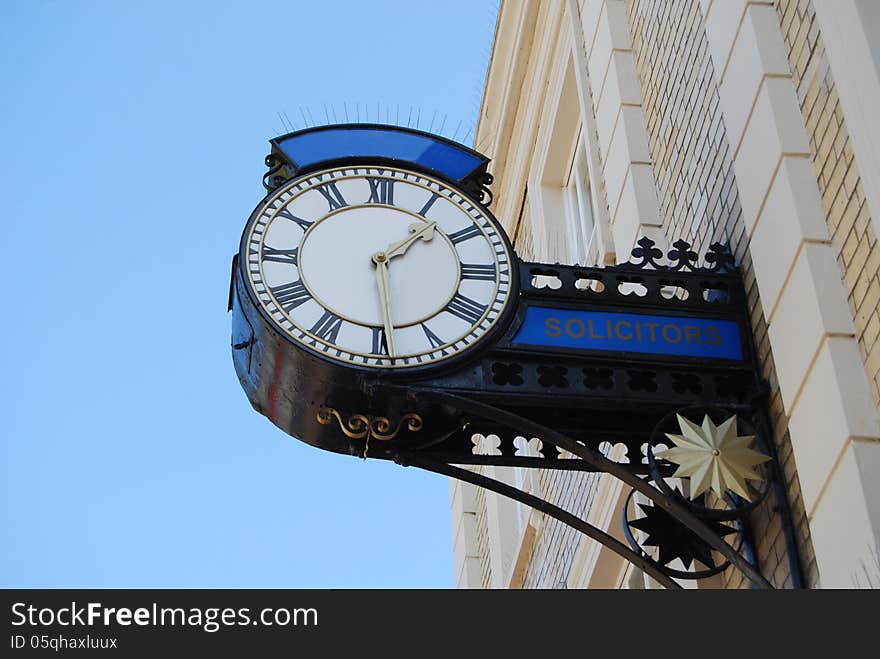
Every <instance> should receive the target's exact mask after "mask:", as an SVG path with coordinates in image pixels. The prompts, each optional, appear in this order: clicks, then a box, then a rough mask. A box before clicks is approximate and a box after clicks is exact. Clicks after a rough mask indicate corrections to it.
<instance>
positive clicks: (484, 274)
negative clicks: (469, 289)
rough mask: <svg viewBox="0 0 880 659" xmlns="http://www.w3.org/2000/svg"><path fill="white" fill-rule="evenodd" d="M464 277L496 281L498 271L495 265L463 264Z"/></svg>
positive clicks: (462, 272) (462, 273)
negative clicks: (496, 271)
mask: <svg viewBox="0 0 880 659" xmlns="http://www.w3.org/2000/svg"><path fill="white" fill-rule="evenodd" d="M461 278H462V279H476V280H479V281H495V278H496V273H495V266H494V265H474V264H472V263H462V264H461Z"/></svg>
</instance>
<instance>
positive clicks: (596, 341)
mask: <svg viewBox="0 0 880 659" xmlns="http://www.w3.org/2000/svg"><path fill="white" fill-rule="evenodd" d="M513 343H514V344H518V345H533V346H544V347H548V348H568V349H574V350H607V351H614V352H641V353H646V354H652V355H679V356H683V357H703V358H711V359H737V360H741V359H742V358H743V353H742V341H741V339H740V334H739V327H738V326H737V324H736V322H734V321H732V320H713V319H707V318H686V317H682V316H649V315H644V314H634V313H616V312H607V311H573V310H570V309H551V308H548V307H535V306H530V307H528V309H527V310H526V318H525V321H524V322H523V324H522V327H520V329H519V331H518V332H517V334H516V336H515V337H514V338H513Z"/></svg>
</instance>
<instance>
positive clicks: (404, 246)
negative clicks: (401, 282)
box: [385, 222, 437, 261]
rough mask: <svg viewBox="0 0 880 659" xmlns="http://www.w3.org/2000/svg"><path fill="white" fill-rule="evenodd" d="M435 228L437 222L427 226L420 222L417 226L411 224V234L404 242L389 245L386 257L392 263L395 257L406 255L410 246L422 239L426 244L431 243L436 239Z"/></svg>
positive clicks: (429, 223)
mask: <svg viewBox="0 0 880 659" xmlns="http://www.w3.org/2000/svg"><path fill="white" fill-rule="evenodd" d="M435 226H437V223H436V222H428V223H427V224H423V223H421V222H418V223H416V224H410V225H409V230H410V234H409V235H408V236H407V237H406V238H404V239H403V240H399V241H397V242H396V243H391V244H390V245H388V248H387V249H386V250H385V256H386V257H387V258H388V260H389V261H390V260H391V259H393V258H394V257H395V256H400V255H402V254H403V253H405V252H406V250H408V249H409V248H410V246H411V245H412V244H413V243H414V242H415V241H416V240H418V239H419V238H421V239H422V240H424V241H425V242H428V241H430V240H431V239H432V238H433V237H434V227H435Z"/></svg>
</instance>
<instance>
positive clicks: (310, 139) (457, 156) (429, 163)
mask: <svg viewBox="0 0 880 659" xmlns="http://www.w3.org/2000/svg"><path fill="white" fill-rule="evenodd" d="M277 144H278V146H279V147H280V148H281V150H282V151H283V152H284V155H286V156H287V157H288V158H290V159H291V161H293V162H294V163H295V164H296V166H297V167H305V166H307V165H312V164H314V163H317V162H323V161H325V160H334V159H336V158H347V157H351V156H375V157H382V158H392V159H395V160H402V161H405V162H414V163H417V164H419V165H423V166H425V167H428V168H430V169H433V170H434V171H437V172H440V173H441V174H443V175H444V176H447V177H448V178H451V179H453V180H456V181H457V180H460V179H462V178H464V177H465V176H467V175H468V174H470V173H471V172H472V171H474V169H476V168H477V167H478V166H479V165H480V164H481V163H482V162H483V160H481V159H480V158H479V157H478V156H477V155H475V154H474V153H471V152H470V151H469V150H467V149H465V148H464V147H461V148H459V147H458V146H455V145H453V144H450V143H449V142H446V141H444V140H441V139H439V138H435V137H431V136H429V135H423V134H419V133H412V132H408V131H406V130H404V129H399V128H394V127H390V126H389V127H387V128H379V127H370V128H351V127H345V126H343V127H339V128H333V127H330V128H322V129H321V130H314V131H302V132H300V133H296V134H294V135H291V136H289V137H285V138H283V139H278V140H277Z"/></svg>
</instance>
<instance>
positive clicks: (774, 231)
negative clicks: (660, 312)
mask: <svg viewBox="0 0 880 659" xmlns="http://www.w3.org/2000/svg"><path fill="white" fill-rule="evenodd" d="M878 36H880V3H876V2H873V0H773V1H754V2H753V1H747V0H506V1H504V2H502V4H501V7H500V10H499V16H498V23H497V28H496V34H495V42H494V46H493V50H492V55H491V58H490V62H489V68H488V74H487V80H486V87H485V92H484V97H483V102H482V107H481V110H480V118H479V124H478V129H477V134H476V138H475V148H476V149H477V150H479V151H481V152H483V153H485V154H487V155H488V156H490V157H491V158H492V159H493V163H492V165H491V166H490V171H492V173H493V174H494V176H495V183H494V184H493V191H494V194H495V199H496V201H495V204H494V206H493V210H494V212H495V214H496V216H497V217H498V218H499V220H500V221H501V222H502V224H503V225H504V226H505V228H506V229H507V231H508V234H509V235H510V236H511V238H512V239H513V241H514V245H515V247H516V249H517V252H518V253H519V255H520V256H521V257H523V258H524V259H526V260H536V261H542V262H551V263H552V262H559V263H569V264H571V263H580V264H588V265H597V264H598V265H602V264H614V263H619V262H623V261H626V260H628V258H629V253H630V250H631V249H632V248H633V247H634V246H635V243H636V241H637V240H638V239H639V238H640V237H642V236H648V237H650V238H651V239H653V240H655V241H656V242H657V244H658V246H659V247H661V248H665V249H664V251H667V250H668V249H669V246H670V245H671V244H672V243H673V242H674V241H675V240H677V239H679V238H683V239H685V240H687V241H688V242H691V243H693V244H694V248H695V250H696V251H697V252H698V253H700V254H702V253H704V252H705V251H706V249H707V248H708V246H709V245H710V244H711V243H713V242H722V243H726V244H727V245H729V247H730V249H731V251H732V252H733V253H734V255H735V257H736V261H737V263H738V265H739V266H740V267H741V268H742V270H743V273H744V279H745V284H746V289H747V293H748V299H749V308H750V312H751V322H752V330H753V332H754V337H755V344H756V345H757V348H758V353H759V358H760V362H761V367H762V371H763V372H762V375H763V377H764V378H765V379H766V380H767V381H768V382H769V384H770V387H771V394H770V402H769V406H770V411H771V416H772V422H773V426H774V436H773V441H774V443H775V445H776V450H777V452H778V455H779V459H780V462H781V464H782V468H783V471H784V480H785V496H787V498H788V502H789V505H790V509H791V512H792V517H793V525H794V530H795V537H794V543H793V544H792V543H791V542H789V543H786V540H785V534H784V529H783V524H782V519H781V515H780V513H779V511H778V510H777V508H776V507H775V505H774V502H773V497H768V498H767V500H766V501H765V502H764V503H763V504H762V505H761V506H760V507H759V508H758V509H757V510H756V511H755V512H754V513H753V515H752V519H751V526H752V529H753V535H754V541H753V546H754V554H755V558H756V559H757V562H758V565H759V566H760V569H761V572H762V573H763V574H764V576H765V577H766V578H767V579H769V580H770V581H771V582H772V583H773V584H774V585H775V586H776V587H778V588H790V587H792V586H793V584H796V583H797V579H795V578H794V575H793V574H792V561H791V558H792V556H791V554H792V552H794V553H796V556H797V559H798V562H799V564H800V566H801V570H800V572H801V574H802V577H803V581H804V584H805V585H806V586H807V587H812V588H815V587H880V558H878V556H880V554H878V550H880V480H878V479H877V478H875V476H874V475H875V474H876V473H877V472H878V470H880V413H878V403H880V340H878V336H880V310H878V306H880V274H878V273H880V246H878V244H877V235H878V233H880V124H878V122H876V121H872V118H873V116H874V114H875V112H876V108H877V107H880V39H878V38H877V37H878ZM616 451H617V449H616V448H615V447H614V446H608V447H607V448H606V452H607V454H608V455H609V456H610V457H612V458H613V457H614V455H615V452H616ZM482 469H483V471H484V473H487V474H489V475H491V476H493V477H495V478H499V479H501V480H505V481H507V482H510V483H513V484H515V485H516V486H517V487H520V488H523V489H525V490H527V491H529V492H532V493H536V494H539V495H540V496H542V497H544V498H546V499H548V500H550V501H552V502H553V503H556V504H557V505H560V506H562V507H564V508H565V509H567V510H569V511H571V512H573V513H575V514H578V515H580V516H582V517H583V518H584V519H586V520H588V521H589V522H590V523H592V524H594V525H596V526H598V527H599V528H601V529H603V530H606V531H607V532H608V533H610V534H612V535H614V536H615V537H618V538H621V537H622V535H621V525H622V522H621V519H620V511H621V508H622V507H623V506H624V504H625V502H626V499H627V496H628V495H629V492H628V491H627V490H626V489H625V488H623V487H622V486H621V483H620V482H619V481H616V480H615V479H613V478H611V477H609V476H607V475H603V474H584V473H573V472H551V471H531V472H530V471H521V470H515V469H511V468H498V467H483V468H482ZM450 489H451V508H452V526H453V538H454V552H455V567H456V582H457V584H458V586H460V587H467V588H479V587H483V588H650V587H654V585H655V584H654V583H653V582H652V580H650V579H649V578H647V577H645V575H643V574H642V573H641V571H639V570H638V569H635V568H633V567H632V566H630V565H629V563H627V562H626V561H624V560H623V559H621V558H620V557H619V556H617V555H616V554H614V553H613V552H611V551H610V550H608V549H606V548H604V547H603V546H601V545H599V544H597V543H595V542H593V541H592V540H590V539H588V538H586V537H584V536H582V535H581V534H579V533H578V532H576V531H574V530H573V529H571V528H569V527H567V526H564V525H562V524H561V523H559V522H557V521H556V520H553V519H550V518H545V517H544V516H543V515H542V514H540V513H538V512H536V511H534V510H531V509H528V508H525V507H523V506H521V505H519V504H516V503H514V502H511V501H509V500H507V499H504V498H502V497H499V496H497V495H495V494H492V493H486V492H484V491H482V490H480V489H478V488H475V487H473V486H471V485H467V484H462V483H458V482H452V483H451V485H450ZM678 567H680V568H681V567H682V566H680V565H679V566H678ZM688 583H690V584H691V585H692V586H694V582H688ZM695 587H716V588H717V587H724V588H738V587H748V582H745V581H744V580H743V578H742V576H741V575H740V574H739V573H737V572H735V571H734V570H732V569H729V570H727V571H725V572H724V573H722V574H721V575H719V576H717V577H714V578H712V579H710V580H707V581H701V582H697V585H696V586H695Z"/></svg>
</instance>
